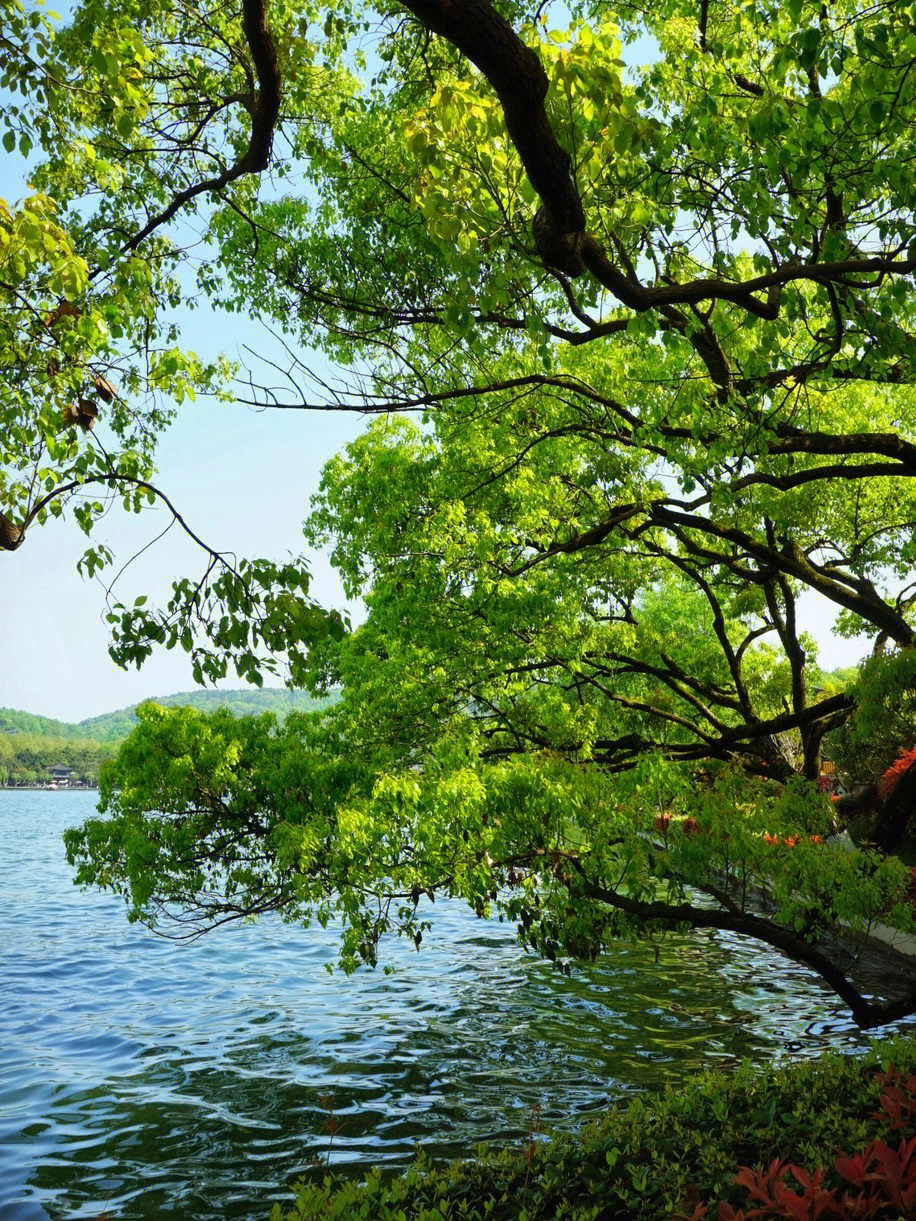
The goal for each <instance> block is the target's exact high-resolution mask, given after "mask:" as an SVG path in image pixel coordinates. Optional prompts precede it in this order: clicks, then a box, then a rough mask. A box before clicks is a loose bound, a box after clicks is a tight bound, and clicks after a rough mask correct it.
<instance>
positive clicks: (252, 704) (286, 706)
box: [0, 687, 330, 742]
mask: <svg viewBox="0 0 916 1221" xmlns="http://www.w3.org/2000/svg"><path fill="white" fill-rule="evenodd" d="M151 698H153V699H154V700H155V702H156V703H157V704H165V705H167V706H169V705H171V706H175V705H178V706H188V705H189V706H191V707H192V708H199V709H201V711H205V712H212V711H214V710H215V709H217V708H228V709H229V710H230V711H231V712H233V713H234V714H235V715H236V716H257V715H259V714H260V713H262V712H276V713H278V714H280V715H281V716H282V715H285V714H286V713H288V712H308V711H310V710H311V709H314V708H322V707H324V706H325V705H326V704H328V703H329V702H330V701H329V700H327V699H318V698H316V697H315V696H313V695H309V694H308V693H307V692H305V691H288V690H287V689H286V688H285V687H280V688H273V687H271V688H266V689H264V688H262V689H261V690H257V689H256V688H243V689H240V690H234V691H212V690H204V691H179V692H176V693H175V694H173V695H163V696H153V697H151ZM136 709H137V705H136V704H133V705H131V706H130V707H128V708H119V709H117V710H116V711H115V712H107V713H104V714H103V715H101V716H94V717H87V718H86V719H85V720H83V721H78V722H75V723H73V722H68V721H57V720H54V719H53V718H52V717H44V716H38V715H36V714H35V713H31V712H20V711H19V710H18V709H15V708H0V733H7V734H32V735H35V736H36V737H41V738H56V739H58V740H60V739H74V740H80V741H87V740H91V741H95V742H119V741H121V739H122V738H126V737H127V735H128V734H129V733H130V731H131V730H132V729H133V727H134V725H135V724H136V723H137V715H136Z"/></svg>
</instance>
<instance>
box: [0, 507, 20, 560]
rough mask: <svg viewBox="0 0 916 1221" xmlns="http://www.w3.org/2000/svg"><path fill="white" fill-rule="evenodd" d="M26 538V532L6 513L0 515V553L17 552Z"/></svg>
mask: <svg viewBox="0 0 916 1221" xmlns="http://www.w3.org/2000/svg"><path fill="white" fill-rule="evenodd" d="M24 538H25V531H24V530H23V529H22V527H21V526H17V525H16V523H15V522H14V521H13V520H12V519H11V518H9V517H7V516H6V514H5V513H0V551H15V550H16V548H17V547H18V546H20V544H21V543H22V540H23V539H24Z"/></svg>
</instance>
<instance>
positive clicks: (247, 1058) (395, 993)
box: [0, 792, 864, 1221]
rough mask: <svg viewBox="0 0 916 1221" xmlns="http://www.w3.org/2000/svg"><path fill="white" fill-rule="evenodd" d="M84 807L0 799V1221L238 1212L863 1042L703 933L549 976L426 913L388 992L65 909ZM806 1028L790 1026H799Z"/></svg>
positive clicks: (453, 914)
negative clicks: (332, 1127)
mask: <svg viewBox="0 0 916 1221" xmlns="http://www.w3.org/2000/svg"><path fill="white" fill-rule="evenodd" d="M93 800H94V795H93V794H88V793H22V794H17V793H12V792H7V793H0V947H2V950H0V953H2V956H3V957H2V964H3V970H2V975H0V1221H38V1219H39V1218H46V1217H51V1218H52V1219H53V1221H58V1219H63V1218H67V1219H70V1218H77V1217H92V1218H94V1217H96V1216H98V1214H99V1213H100V1212H101V1211H102V1210H103V1209H105V1210H107V1211H108V1212H109V1213H110V1214H111V1215H112V1216H114V1217H118V1218H141V1217H149V1218H153V1217H157V1218H158V1217H174V1218H176V1219H177V1218H181V1219H182V1221H204V1219H209V1218H214V1219H215V1218H224V1217H233V1218H236V1217H237V1218H251V1219H252V1221H253V1219H254V1218H259V1219H260V1221H266V1217H267V1216H268V1214H269V1212H270V1201H272V1200H273V1199H278V1198H280V1199H282V1198H283V1196H284V1194H285V1192H284V1188H285V1187H286V1185H287V1184H288V1183H289V1182H290V1181H291V1180H292V1179H293V1178H294V1177H295V1176H296V1175H297V1174H300V1173H302V1172H303V1171H307V1170H309V1168H311V1167H314V1165H315V1163H316V1161H318V1160H320V1159H326V1157H327V1153H328V1134H327V1120H328V1108H329V1107H331V1106H332V1107H333V1110H334V1114H335V1118H336V1120H337V1122H338V1124H339V1125H340V1128H339V1131H338V1133H337V1134H336V1135H335V1137H334V1141H333V1149H332V1151H331V1161H332V1163H333V1164H337V1165H343V1164H345V1163H348V1164H349V1165H350V1166H352V1168H353V1171H354V1173H355V1172H357V1171H358V1169H359V1168H360V1167H362V1166H365V1165H366V1164H368V1163H370V1162H380V1161H384V1162H388V1163H391V1164H394V1165H403V1164H404V1163H405V1162H407V1161H409V1160H410V1159H411V1158H412V1156H413V1154H414V1152H415V1150H416V1148H417V1146H418V1145H419V1144H421V1145H423V1147H424V1148H425V1149H426V1150H427V1151H428V1152H429V1153H431V1154H432V1155H434V1156H436V1157H448V1156H454V1155H457V1154H458V1153H461V1152H464V1151H467V1150H468V1149H469V1147H470V1146H471V1145H473V1144H474V1143H476V1142H477V1141H479V1140H481V1139H484V1138H486V1139H490V1140H494V1141H521V1140H522V1139H523V1138H524V1135H525V1133H526V1132H527V1130H528V1123H529V1116H530V1112H531V1108H532V1106H533V1105H535V1104H539V1105H540V1107H541V1113H542V1116H543V1117H544V1119H545V1120H546V1121H547V1122H552V1123H555V1124H568V1123H575V1122H578V1121H580V1120H581V1119H582V1118H584V1117H586V1116H588V1115H593V1114H595V1113H596V1112H597V1111H599V1110H600V1109H601V1108H602V1107H603V1106H604V1105H606V1103H607V1102H608V1101H609V1100H611V1099H614V1098H619V1097H621V1095H623V1094H625V1093H626V1092H627V1091H630V1090H633V1089H637V1088H645V1087H658V1086H660V1085H662V1084H663V1083H664V1082H666V1081H670V1080H672V1079H674V1080H677V1079H679V1078H680V1077H682V1076H684V1075H686V1074H688V1073H689V1072H691V1071H692V1070H694V1069H697V1068H699V1067H703V1066H711V1065H716V1064H726V1065H727V1064H732V1063H734V1062H736V1061H737V1060H740V1059H741V1058H742V1057H745V1056H749V1057H754V1058H757V1059H761V1058H770V1059H772V1058H778V1057H780V1056H784V1055H786V1054H790V1055H802V1056H811V1055H816V1054H818V1053H819V1052H820V1051H821V1050H822V1049H823V1048H825V1047H827V1046H831V1047H837V1046H841V1047H847V1048H853V1047H857V1046H859V1045H861V1044H862V1043H863V1042H864V1040H862V1038H861V1036H859V1035H858V1034H857V1032H856V1031H855V1029H854V1027H852V1026H851V1024H850V1023H849V1022H848V1021H847V1020H846V1019H845V1018H844V1016H843V1015H842V1012H841V1010H840V1007H839V1005H838V1004H837V1003H836V1002H835V1001H834V999H833V998H832V997H830V996H829V995H827V994H825V992H824V990H823V989H822V988H821V987H820V986H819V984H818V983H817V982H816V981H815V980H814V979H813V978H812V977H811V976H810V975H808V974H807V973H806V972H805V971H803V970H802V969H801V968H797V967H791V966H788V967H787V966H786V965H785V964H784V963H782V962H781V961H780V962H779V965H778V969H776V963H777V959H776V958H775V956H774V955H772V954H770V953H769V952H766V951H762V950H760V949H757V948H752V947H750V946H749V945H747V944H741V943H739V942H738V941H736V940H731V939H729V938H728V937H725V936H716V935H693V936H690V937H672V938H669V939H668V940H666V941H665V943H664V944H663V946H662V949H661V956H660V961H659V963H658V964H656V963H655V962H654V956H653V953H652V950H651V949H644V948H641V947H635V948H633V947H621V948H619V949H616V950H615V951H614V952H613V953H612V954H608V955H606V956H605V957H604V958H603V959H602V960H601V961H600V962H599V963H598V964H597V965H595V966H594V967H591V968H588V969H584V970H582V971H581V972H580V973H578V974H577V975H575V976H574V977H573V978H572V979H567V978H564V977H563V976H561V975H560V974H559V973H557V972H555V971H554V970H552V969H551V968H550V967H549V966H547V965H546V964H543V963H540V962H538V961H536V960H535V959H533V958H530V957H527V956H525V955H524V954H523V953H522V951H521V950H520V949H519V947H518V946H517V944H516V943H515V941H514V936H513V931H512V930H511V929H509V928H507V927H503V926H500V925H499V924H498V923H482V922H480V921H478V920H475V919H474V918H473V916H472V915H471V914H470V913H469V912H468V911H467V910H466V909H465V908H463V907H460V906H458V905H448V904H441V903H440V904H437V905H436V907H435V909H434V918H435V925H434V929H433V931H432V933H430V934H428V935H427V937H425V938H424V942H423V950H422V953H420V954H417V953H415V952H414V951H413V949H412V947H411V948H410V949H408V947H407V946H406V945H399V946H396V947H394V948H393V951H392V954H391V958H390V961H392V962H393V964H394V966H395V971H394V973H393V974H391V975H387V976H386V975H384V974H383V973H382V972H381V971H377V972H368V971H363V972H359V973H358V974H357V975H356V976H354V977H352V978H350V979H346V978H344V977H343V976H341V975H339V974H338V975H334V976H330V977H329V976H328V975H327V974H326V972H325V970H324V964H325V963H326V962H328V961H331V960H333V958H334V952H335V946H334V939H333V936H332V935H331V934H330V933H324V932H322V931H321V930H320V929H317V930H303V929H297V928H289V927H286V926H283V925H281V924H280V923H279V922H276V921H270V920H265V921H262V922H261V923H260V924H258V925H257V926H254V927H238V928H227V929H223V930H221V931H220V932H218V933H215V934H212V935H211V936H210V937H207V938H204V939H203V940H201V941H199V942H197V943H196V944H194V945H190V946H176V945H172V944H170V943H168V942H164V941H162V940H160V939H158V938H156V937H154V936H151V935H150V934H149V933H147V932H145V931H144V930H143V929H139V928H135V927H131V926H129V925H128V924H127V922H126V920H125V917H124V912H123V908H122V906H121V904H120V901H118V900H116V899H113V898H111V897H110V896H105V895H98V894H84V893H81V892H79V891H77V890H76V889H75V888H74V887H73V886H72V883H71V879H70V871H69V869H68V867H67V864H66V861H65V860H64V857H63V849H62V843H61V834H62V832H63V830H64V828H65V827H67V826H71V825H73V824H74V823H77V822H79V821H81V820H82V819H83V818H84V817H85V816H86V815H88V814H89V813H91V811H92V804H93ZM812 1015H815V1016H814V1017H813V1018H812Z"/></svg>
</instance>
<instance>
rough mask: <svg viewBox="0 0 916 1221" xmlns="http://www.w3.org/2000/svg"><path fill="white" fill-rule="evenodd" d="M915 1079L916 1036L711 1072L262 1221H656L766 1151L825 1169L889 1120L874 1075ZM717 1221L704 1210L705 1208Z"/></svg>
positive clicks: (715, 1188)
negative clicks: (866, 1048) (592, 1119)
mask: <svg viewBox="0 0 916 1221" xmlns="http://www.w3.org/2000/svg"><path fill="white" fill-rule="evenodd" d="M892 1063H893V1064H895V1065H897V1066H898V1067H899V1068H901V1069H903V1070H905V1071H907V1072H913V1071H914V1070H916V1039H912V1038H911V1039H897V1040H893V1041H889V1042H884V1043H876V1044H875V1045H874V1047H873V1050H872V1051H871V1052H870V1053H869V1054H868V1055H865V1056H859V1057H856V1056H840V1055H831V1056H825V1057H824V1058H822V1059H821V1060H819V1061H811V1062H802V1063H797V1064H790V1065H787V1066H785V1067H782V1068H777V1069H768V1070H760V1069H755V1068H753V1067H751V1066H750V1065H745V1066H744V1067H742V1068H741V1069H739V1070H737V1071H736V1072H734V1073H724V1072H716V1073H708V1074H704V1075H702V1076H699V1077H696V1078H695V1079H693V1080H692V1081H691V1082H689V1083H688V1085H687V1086H686V1087H684V1088H681V1089H678V1090H674V1089H669V1090H668V1091H667V1092H665V1093H664V1094H663V1095H660V1096H649V1097H645V1096H643V1097H638V1098H635V1099H633V1100H632V1101H631V1102H629V1103H628V1104H625V1105H621V1106H620V1107H617V1108H614V1109H612V1110H611V1111H610V1112H609V1113H608V1114H607V1115H606V1116H605V1117H604V1118H603V1119H602V1120H600V1121H599V1122H597V1123H592V1124H589V1125H587V1126H586V1127H584V1128H583V1129H581V1130H580V1131H579V1132H577V1133H574V1134H561V1135H558V1136H556V1137H555V1138H554V1139H553V1140H552V1141H550V1142H549V1143H547V1142H544V1143H539V1144H537V1145H535V1146H534V1147H533V1148H522V1149H504V1150H498V1151H497V1150H489V1149H487V1148H485V1147H481V1148H480V1149H479V1150H478V1151H477V1154H476V1156H475V1157H474V1158H473V1159H469V1160H467V1161H462V1162H455V1163H453V1164H452V1165H450V1166H447V1167H445V1168H444V1169H435V1168H432V1167H431V1166H430V1165H429V1164H428V1163H427V1162H425V1161H424V1160H423V1159H422V1158H421V1159H420V1160H419V1161H418V1162H417V1163H416V1165H415V1166H413V1167H412V1168H411V1169H410V1170H409V1171H408V1172H407V1173H406V1174H404V1175H402V1176H399V1177H397V1178H395V1179H393V1180H390V1181H386V1180H385V1179H383V1177H382V1175H381V1173H380V1172H379V1171H373V1172H372V1173H371V1174H370V1175H369V1177H368V1179H367V1180H366V1181H365V1182H363V1183H352V1182H351V1183H348V1182H341V1181H338V1180H336V1179H335V1178H334V1176H333V1175H326V1176H325V1177H324V1179H323V1181H321V1182H303V1183H301V1184H300V1185H299V1187H298V1190H297V1196H296V1201H295V1203H294V1205H293V1207H292V1209H291V1211H289V1212H288V1213H285V1214H284V1213H283V1212H282V1211H281V1209H280V1208H279V1206H275V1208H274V1212H273V1221H281V1219H282V1218H283V1217H285V1218H286V1221H319V1219H320V1221H335V1219H338V1218H339V1219H341V1221H342V1219H343V1218H348V1219H349V1218H359V1219H361V1221H509V1219H511V1221H533V1219H534V1218H539V1219H546V1218H557V1219H564V1221H596V1219H598V1218H600V1219H601V1221H617V1219H620V1221H624V1219H626V1221H660V1219H661V1218H667V1217H670V1216H671V1215H672V1213H676V1212H679V1211H684V1212H686V1213H687V1214H689V1213H690V1212H691V1211H692V1209H693V1204H694V1203H695V1202H696V1201H697V1200H698V1199H700V1198H702V1199H704V1200H713V1201H716V1200H730V1201H732V1202H733V1203H738V1202H739V1201H740V1200H741V1198H742V1192H741V1189H740V1188H739V1187H737V1186H736V1184H735V1176H736V1175H737V1173H738V1169H739V1167H740V1166H745V1165H747V1166H759V1165H761V1164H764V1163H768V1162H769V1161H770V1160H771V1159H772V1158H774V1157H776V1156H777V1155H779V1156H782V1157H791V1158H792V1159H793V1160H795V1161H797V1162H800V1163H802V1164H806V1165H811V1166H817V1165H819V1164H832V1160H833V1158H834V1157H835V1155H836V1151H837V1150H846V1151H854V1150H857V1149H861V1148H863V1147H864V1146H865V1145H866V1144H867V1143H868V1142H869V1140H871V1139H872V1138H873V1137H875V1136H877V1135H879V1134H882V1133H884V1132H885V1131H886V1125H883V1124H882V1123H881V1121H880V1120H879V1119H877V1118H875V1117H873V1115H872V1112H874V1111H875V1110H876V1108H877V1106H878V1103H879V1099H880V1096H881V1086H880V1084H879V1083H878V1081H877V1080H876V1079H875V1077H876V1074H877V1073H878V1072H880V1071H882V1069H883V1070H886V1069H887V1068H888V1067H889V1065H890V1064H892ZM713 1215H714V1212H713Z"/></svg>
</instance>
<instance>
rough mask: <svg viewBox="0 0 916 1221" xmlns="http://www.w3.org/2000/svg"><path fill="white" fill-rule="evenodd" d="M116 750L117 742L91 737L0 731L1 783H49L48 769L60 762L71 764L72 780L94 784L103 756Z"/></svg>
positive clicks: (109, 754) (69, 765)
mask: <svg viewBox="0 0 916 1221" xmlns="http://www.w3.org/2000/svg"><path fill="white" fill-rule="evenodd" d="M116 750H117V744H116V743H114V742H96V741H93V740H92V739H91V738H56V737H51V736H50V735H42V734H37V733H0V784H7V785H29V784H47V782H48V779H49V774H48V769H49V768H52V767H54V766H55V765H57V764H58V763H60V764H63V766H64V767H69V768H72V771H73V774H72V776H71V777H70V779H71V781H73V782H78V783H80V784H95V783H96V782H97V781H98V777H99V767H100V766H101V764H102V762H103V760H105V759H108V758H110V757H111V756H112V755H113V754H114V753H115V751H116Z"/></svg>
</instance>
